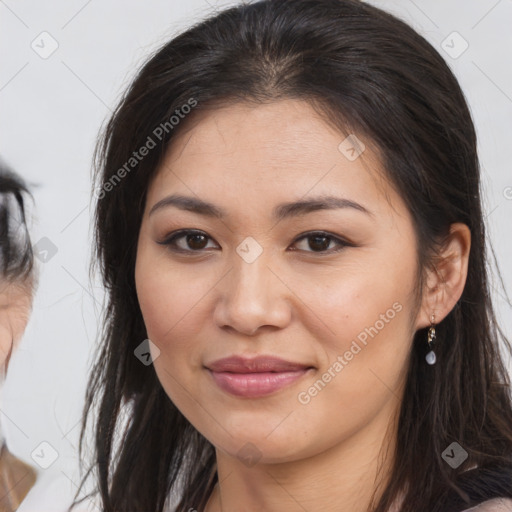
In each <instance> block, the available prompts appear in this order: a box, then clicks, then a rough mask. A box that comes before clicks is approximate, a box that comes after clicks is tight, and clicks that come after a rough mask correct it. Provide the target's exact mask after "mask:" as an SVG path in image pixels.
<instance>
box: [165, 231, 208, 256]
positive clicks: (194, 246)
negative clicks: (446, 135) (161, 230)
mask: <svg viewBox="0 0 512 512" xmlns="http://www.w3.org/2000/svg"><path fill="white" fill-rule="evenodd" d="M208 240H210V237H209V236H208V235H207V234H206V233H203V232H202V231H194V230H180V231H177V232H175V233H172V234H171V235H170V236H168V237H167V238H166V239H165V240H163V241H161V242H158V243H159V244H160V245H166V246H169V247H170V249H171V250H173V251H177V252H200V251H203V250H204V249H206V248H207V244H208Z"/></svg>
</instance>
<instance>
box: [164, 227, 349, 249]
mask: <svg viewBox="0 0 512 512" xmlns="http://www.w3.org/2000/svg"><path fill="white" fill-rule="evenodd" d="M187 235H204V236H205V237H206V238H207V239H209V240H212V238H211V237H209V236H208V235H207V234H206V233H205V232H204V231H199V230H195V229H180V230H179V231H175V232H174V233H171V234H170V235H168V236H167V237H166V238H165V239H164V240H162V241H160V242H157V243H158V244H160V245H165V246H167V247H168V248H169V250H171V251H172V252H176V253H181V254H191V253H201V252H204V251H205V250H206V249H198V250H193V249H182V248H178V247H176V240H179V239H180V238H184V237H186V236H187ZM313 236H320V237H323V238H329V239H330V240H332V241H334V242H335V243H336V244H338V247H337V248H336V249H334V250H333V249H330V250H324V251H304V252H308V253H312V254H321V255H326V254H333V253H337V252H340V251H342V250H343V249H345V247H354V244H352V243H350V242H348V241H347V240H344V239H342V238H340V237H338V236H334V235H332V234H330V233H328V232H326V231H309V232H307V233H304V234H301V235H299V237H298V238H296V239H295V241H294V242H293V243H294V244H295V243H297V242H299V241H301V240H304V239H308V238H311V237H313ZM329 245H330V244H329ZM295 250H298V249H295ZM299 250H300V249H299Z"/></svg>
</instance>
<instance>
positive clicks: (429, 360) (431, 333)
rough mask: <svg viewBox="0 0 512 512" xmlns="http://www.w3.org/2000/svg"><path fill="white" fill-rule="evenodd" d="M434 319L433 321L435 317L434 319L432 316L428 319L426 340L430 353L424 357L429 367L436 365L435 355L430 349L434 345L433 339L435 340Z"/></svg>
mask: <svg viewBox="0 0 512 512" xmlns="http://www.w3.org/2000/svg"><path fill="white" fill-rule="evenodd" d="M434 319H435V317H434V315H432V317H431V318H430V329H429V330H428V338H427V343H428V348H429V349H430V352H429V353H428V354H427V355H426V356H425V359H426V361H427V363H428V364H430V365H433V364H436V354H435V352H434V351H433V350H432V347H433V345H434V343H435V339H436V328H435V324H434Z"/></svg>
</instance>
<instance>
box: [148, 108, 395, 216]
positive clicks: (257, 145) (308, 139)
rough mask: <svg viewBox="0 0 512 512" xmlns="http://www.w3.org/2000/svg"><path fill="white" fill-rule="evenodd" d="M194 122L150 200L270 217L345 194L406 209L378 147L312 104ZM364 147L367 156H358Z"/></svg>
mask: <svg viewBox="0 0 512 512" xmlns="http://www.w3.org/2000/svg"><path fill="white" fill-rule="evenodd" d="M192 115H193V116H194V117H192V119H188V120H185V123H186V124H185V126H183V127H182V131H181V132H178V136H177V137H176V138H175V139H173V140H172V143H171V145H170V147H169V149H168V152H167V154H166V156H165V158H164V160H163V162H162V164H161V166H160V168H159V169H158V172H157V174H156V177H155V179H154V180H153V183H152V186H151V187H150V190H149V193H148V197H149V198H150V200H153V201H158V200H159V199H161V198H162V197H163V196H164V195H166V194H168V193H169V192H170V191H171V190H172V192H180V193H187V194H188V195H190V194H191V193H192V194H193V195H197V196H199V197H201V198H202V199H212V198H214V197H216V198H222V201H221V202H223V203H226V204H229V203H230V202H231V201H233V203H232V204H237V202H238V203H243V204H244V205H245V206H246V207H247V208H250V207H252V209H255V208H256V209H258V208H259V207H263V205H265V206H266V209H267V210H268V209H269V208H270V207H271V206H272V205H273V204H277V203H279V202H281V201H286V200H290V199H298V198H303V197H306V196H308V195H313V196H317V195H333V194H337V195H339V196H340V197H346V198H348V199H351V200H354V201H357V202H359V203H361V204H372V205H373V210H378V209H379V208H384V207H385V206H384V205H383V204H380V203H381V202H385V203H387V206H388V207H389V206H390V204H389V199H392V202H393V203H395V204H394V205H393V207H394V208H396V207H398V208H400V207H402V208H403V207H404V205H403V204H400V203H401V200H400V198H399V197H398V196H397V194H396V193H395V192H394V190H392V187H391V186H390V185H389V184H388V180H387V179H386V177H385V173H384V171H383V169H382V166H381V163H380V161H379V158H378V156H377V152H376V151H375V150H374V149H373V146H372V144H371V142H370V141H368V140H365V138H364V137H361V136H359V135H356V134H350V133H348V132H345V133H343V132H342V131H341V130H339V129H337V128H335V127H333V126H332V125H330V124H328V123H327V122H326V121H325V119H324V118H323V117H322V116H321V115H320V114H319V113H318V112H317V111H316V110H315V109H314V108H313V107H312V106H311V105H310V104H309V103H307V102H304V101H299V100H282V101H278V102H273V103H267V104H261V105H254V104H247V103H236V104H233V105H229V106H224V107H222V108H211V109H207V110H203V111H196V112H195V113H194V114H192ZM357 141H359V142H360V143H362V144H363V145H364V150H363V145H359V146H356V147H355V149H354V150H352V151H350V149H351V148H350V146H351V144H352V145H353V144H354V143H355V144H356V145H357V143H358V142H357ZM361 151H362V152H361ZM359 152H361V153H360V155H359V156H357V155H358V154H359ZM215 202H216V203H218V202H219V201H215ZM379 205H380V206H379ZM369 209H370V208H369ZM377 213H378V212H377Z"/></svg>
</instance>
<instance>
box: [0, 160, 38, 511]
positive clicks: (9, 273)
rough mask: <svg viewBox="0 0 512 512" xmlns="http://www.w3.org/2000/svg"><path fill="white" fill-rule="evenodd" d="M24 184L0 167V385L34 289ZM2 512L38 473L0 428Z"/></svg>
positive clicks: (18, 498)
mask: <svg viewBox="0 0 512 512" xmlns="http://www.w3.org/2000/svg"><path fill="white" fill-rule="evenodd" d="M26 194H28V191H27V188H26V186H25V184H24V183H23V182H22V180H21V179H20V178H19V177H18V176H16V175H15V174H14V173H12V172H11V171H9V170H8V169H7V168H6V167H4V166H3V165H0V301H1V302H0V371H1V375H0V379H1V382H0V385H3V382H4V380H5V376H6V374H7V369H8V367H9V361H10V358H11V355H12V352H13V349H14V345H15V344H16V343H18V341H19V340H20V338H21V335H22V334H23V331H24V330H25V327H26V325H27V322H28V318H29V314H30V308H31V304H32V296H33V289H34V280H35V278H34V258H33V254H32V246H31V244H30V237H29V234H28V230H27V225H26V221H25V202H24V196H25V195H26ZM0 444H1V451H0V478H1V480H0V510H1V511H3V512H9V511H14V510H17V509H18V507H19V506H20V504H21V502H22V501H23V500H24V498H25V496H26V495H27V494H28V492H29V491H30V489H31V488H32V486H33V485H34V483H35V481H36V477H37V473H36V471H35V470H34V468H32V467H31V466H29V465H28V464H25V463H24V462H23V461H21V460H20V459H18V458H17V457H16V456H14V455H13V454H11V453H10V451H9V449H8V447H7V444H6V441H5V438H4V436H3V433H2V431H1V428H0Z"/></svg>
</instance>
